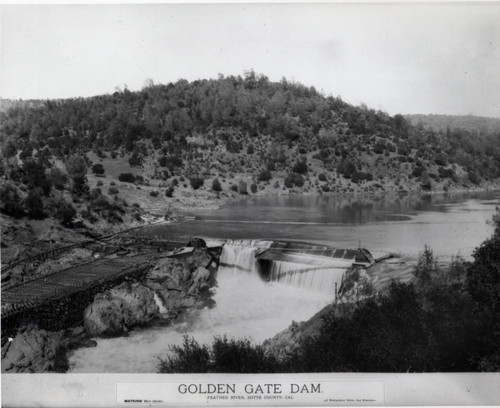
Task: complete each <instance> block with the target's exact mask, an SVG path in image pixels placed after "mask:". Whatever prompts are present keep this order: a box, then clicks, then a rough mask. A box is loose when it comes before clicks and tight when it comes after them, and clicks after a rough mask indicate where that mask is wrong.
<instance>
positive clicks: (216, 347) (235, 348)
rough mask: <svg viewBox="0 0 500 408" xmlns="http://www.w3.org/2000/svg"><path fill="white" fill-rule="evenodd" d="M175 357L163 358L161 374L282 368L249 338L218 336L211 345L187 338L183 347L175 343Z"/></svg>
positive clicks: (173, 352) (247, 371)
mask: <svg viewBox="0 0 500 408" xmlns="http://www.w3.org/2000/svg"><path fill="white" fill-rule="evenodd" d="M170 351H171V352H172V353H171V354H172V356H168V357H167V358H166V359H165V360H162V359H160V364H159V365H158V369H159V372H160V373H208V372H210V373H272V372H278V371H280V364H279V362H278V361H277V360H276V358H274V357H272V356H268V355H266V353H265V352H264V349H263V348H262V347H261V346H258V345H254V344H252V343H251V342H250V340H248V339H237V340H235V339H230V340H229V339H228V338H227V337H226V336H223V337H220V336H216V337H215V339H214V341H213V342H212V344H211V345H210V347H208V346H206V345H203V346H201V345H200V344H199V343H198V342H197V341H196V340H194V339H193V338H188V337H187V336H185V337H184V341H183V344H182V346H171V347H170Z"/></svg>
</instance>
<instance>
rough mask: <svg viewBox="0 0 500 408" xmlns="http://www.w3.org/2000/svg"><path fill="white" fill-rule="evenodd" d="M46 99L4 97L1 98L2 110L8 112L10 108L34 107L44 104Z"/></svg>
mask: <svg viewBox="0 0 500 408" xmlns="http://www.w3.org/2000/svg"><path fill="white" fill-rule="evenodd" d="M45 102H46V101H44V100H41V99H29V100H25V101H24V100H16V99H4V98H0V112H7V111H8V110H9V109H11V108H14V107H16V106H17V107H18V106H23V107H27V108H34V107H39V106H42V105H43V104H44V103H45Z"/></svg>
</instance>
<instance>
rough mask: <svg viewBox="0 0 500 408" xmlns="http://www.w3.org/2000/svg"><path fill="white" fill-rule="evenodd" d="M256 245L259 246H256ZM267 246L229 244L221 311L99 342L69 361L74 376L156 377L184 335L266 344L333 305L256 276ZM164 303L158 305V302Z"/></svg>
mask: <svg viewBox="0 0 500 408" xmlns="http://www.w3.org/2000/svg"><path fill="white" fill-rule="evenodd" d="M257 245H260V247H259V246H257ZM267 246H268V243H262V242H238V243H236V242H232V243H230V244H228V243H226V245H225V246H224V248H223V252H222V255H221V259H220V267H219V271H218V276H217V280H218V287H217V288H216V292H215V295H214V300H215V302H216V306H215V307H214V308H211V309H208V308H207V309H204V310H201V311H199V312H198V313H194V314H193V315H192V318H191V319H187V320H186V321H185V322H184V323H180V324H175V325H173V326H170V327H157V328H148V329H144V330H134V331H132V332H130V334H129V335H128V336H126V337H118V338H113V339H97V346H96V347H94V348H82V349H79V350H76V351H75V352H74V354H73V355H72V356H71V357H70V372H74V373H97V372H100V373H104V372H105V373H112V372H119V373H154V372H156V371H157V365H158V362H159V360H158V357H162V356H163V357H164V356H166V355H167V353H169V346H171V345H178V344H181V342H182V339H183V336H184V334H187V335H189V336H192V337H194V338H195V339H196V340H197V341H198V342H200V343H210V342H211V341H212V340H213V338H214V336H216V335H227V336H228V337H234V338H242V337H246V338H251V339H252V340H253V341H255V342H256V343H261V342H262V341H264V340H265V339H267V338H270V337H273V336H274V335H275V334H277V333H278V332H280V331H282V330H284V329H285V328H287V327H288V326H289V325H290V324H291V323H292V321H293V320H295V321H303V320H307V319H308V318H310V317H311V316H312V315H314V314H315V313H316V312H318V311H319V310H320V309H321V308H322V307H324V306H326V305H327V304H328V303H330V302H331V301H332V300H333V299H334V295H333V294H332V293H325V292H322V291H315V290H314V287H313V288H312V289H313V290H311V288H309V289H306V288H304V287H302V286H300V285H299V286H293V285H288V284H287V285H283V284H282V283H280V282H265V281H263V280H262V279H261V278H260V276H259V274H258V271H257V262H256V259H255V254H256V253H257V251H259V250H260V249H263V248H266V247H267ZM158 300H159V299H158Z"/></svg>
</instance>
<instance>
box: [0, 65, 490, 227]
mask: <svg viewBox="0 0 500 408" xmlns="http://www.w3.org/2000/svg"><path fill="white" fill-rule="evenodd" d="M422 118H423V119H424V118H428V116H426V117H422ZM431 118H434V116H431ZM436 118H438V116H436ZM423 119H422V124H420V125H419V124H417V125H412V123H413V121H414V119H413V117H410V118H409V119H405V118H404V117H403V116H402V115H395V116H394V117H393V116H389V115H388V114H386V113H384V112H380V111H375V110H374V109H368V108H367V107H365V106H360V107H358V106H352V105H349V104H348V103H346V102H344V101H343V100H342V99H341V98H340V97H336V98H334V97H331V96H330V97H325V96H324V95H322V94H321V93H319V92H317V91H316V89H314V88H313V87H308V86H305V85H302V84H300V83H295V82H289V81H287V80H286V79H283V80H282V81H280V82H271V81H269V79H268V78H267V77H266V76H264V75H259V74H256V73H255V72H253V71H250V72H247V73H245V75H244V76H243V77H242V76H229V77H223V76H220V77H219V78H218V79H213V80H207V79H204V80H197V81H193V82H188V81H186V80H179V81H177V82H175V83H169V84H166V85H163V84H161V85H152V84H151V85H150V86H147V87H145V88H144V89H142V90H141V91H138V92H130V91H129V90H127V89H125V90H123V91H119V92H115V93H114V94H112V95H100V96H95V97H90V98H74V99H65V100H48V101H31V102H20V103H11V105H10V107H8V108H7V110H6V111H4V112H1V113H0V147H1V149H2V157H1V162H0V175H1V177H2V184H3V193H2V194H3V197H7V198H9V197H11V198H12V197H16V194H17V198H16V200H17V201H16V200H13V201H12V200H11V201H12V202H13V203H14V204H12V203H11V204H12V205H11V206H10V207H9V208H8V209H6V205H5V201H4V203H2V205H3V207H2V208H0V209H1V210H2V211H3V212H4V213H8V212H9V211H14V212H15V211H16V210H17V209H19V210H20V211H21V212H22V211H24V212H25V213H27V214H31V216H33V217H37V216H39V217H41V216H43V214H44V213H47V212H50V211H56V210H57V211H59V213H58V214H59V215H58V216H60V217H62V218H64V217H63V215H64V214H63V213H65V211H66V210H67V211H66V212H67V213H70V212H71V211H70V210H68V209H67V206H66V207H65V205H66V204H68V205H73V204H71V202H70V201H69V200H70V199H72V200H73V202H74V203H76V204H77V206H76V207H77V208H76V209H77V215H76V216H81V217H82V218H83V219H84V220H86V221H89V222H94V221H95V220H97V219H98V218H99V217H108V218H109V219H111V220H113V221H117V220H119V219H120V218H121V216H120V215H119V214H118V213H119V212H120V211H122V212H128V211H129V208H130V207H127V206H128V203H137V204H138V205H139V203H140V205H142V206H147V207H148V208H149V209H152V208H153V209H154V208H160V207H161V206H165V205H170V204H172V205H178V204H179V203H182V202H187V201H186V200H191V201H193V200H196V199H198V200H202V201H205V200H215V201H216V200H218V199H225V198H232V197H236V196H239V195H246V194H249V195H261V194H275V193H289V192H294V193H298V194H300V193H308V194H311V193H315V194H322V193H328V192H354V191H360V192H361V191H364V192H377V191H432V190H450V189H457V188H468V187H471V186H479V185H481V184H482V183H485V182H489V181H491V180H495V179H497V178H498V177H500V165H499V163H500V135H499V134H498V133H496V134H495V133H491V132H487V133H481V132H477V129H475V128H473V130H470V129H472V128H470V127H469V128H467V129H464V128H461V129H453V130H450V131H442V130H433V129H431V128H429V126H426V124H425V123H424V121H423ZM470 121H472V119H471V120H470ZM438 122H439V121H438ZM441 122H442V120H441ZM452 123H457V122H456V121H455V122H452ZM467 123H468V122H467ZM471 123H472V122H471ZM481 123H483V122H481ZM484 123H487V124H488V126H492V124H493V123H494V122H488V121H486V122H484ZM5 186H8V188H6V187H5ZM40 188H42V189H43V194H42V195H41V197H42V198H41V199H37V198H36V197H37V196H40V191H38V193H37V194H34V193H32V192H33V189H40ZM0 192H1V191H0ZM30 193H32V194H31V195H30ZM61 194H62V195H61ZM54 195H57V197H58V198H57V200H58V206H59V207H58V206H55V205H54V204H53V203H52V202H51V201H50V200H52V199H53V197H54ZM71 197H72V198H71ZM61 200H63V201H64V200H65V202H66V204H64V202H62V201H61ZM75 200H76V201H75ZM122 201H123V203H122ZM33 207H36V208H33ZM61 208H62V209H61ZM65 209H66V210H65ZM63 210H64V211H63ZM117 212H118V213H117ZM115 213H117V214H118V215H117V216H116V217H114V216H112V215H110V214H115ZM66 218H67V217H66ZM64 219H65V218H64ZM65 222H66V221H65Z"/></svg>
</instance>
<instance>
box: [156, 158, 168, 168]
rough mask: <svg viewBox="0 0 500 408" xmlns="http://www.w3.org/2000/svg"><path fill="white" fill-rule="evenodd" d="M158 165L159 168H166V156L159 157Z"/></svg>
mask: <svg viewBox="0 0 500 408" xmlns="http://www.w3.org/2000/svg"><path fill="white" fill-rule="evenodd" d="M158 164H159V165H160V166H161V167H167V164H168V159H167V157H166V156H161V157H160V159H159V160H158Z"/></svg>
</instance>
